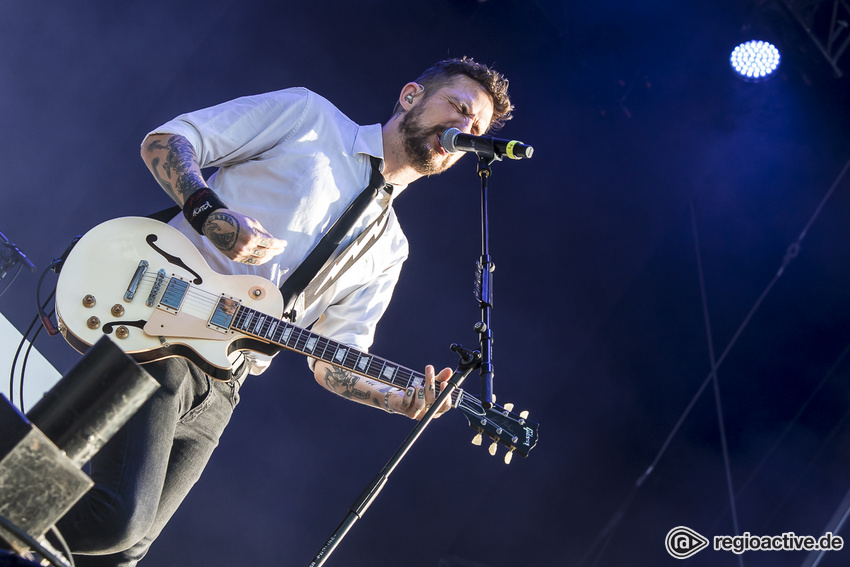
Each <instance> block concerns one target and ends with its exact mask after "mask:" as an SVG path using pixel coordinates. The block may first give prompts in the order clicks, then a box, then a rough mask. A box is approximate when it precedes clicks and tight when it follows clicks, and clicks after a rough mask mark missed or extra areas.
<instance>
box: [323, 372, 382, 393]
mask: <svg viewBox="0 0 850 567" xmlns="http://www.w3.org/2000/svg"><path fill="white" fill-rule="evenodd" d="M359 381H360V377H359V376H357V375H356V374H352V373H351V372H348V371H347V370H343V369H342V368H337V367H335V366H334V367H330V368H328V369H327V370H326V371H325V385H326V386H327V387H328V389H329V390H331V391H332V392H336V393H337V394H339V395H340V396H342V397H343V398H349V399H356V400H368V399H371V397H372V393H371V392H369V391H368V390H361V389H359V388H357V383H358V382H359Z"/></svg>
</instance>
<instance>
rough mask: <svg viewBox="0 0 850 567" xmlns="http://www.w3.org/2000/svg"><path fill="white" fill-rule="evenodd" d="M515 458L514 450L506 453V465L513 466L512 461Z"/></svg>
mask: <svg viewBox="0 0 850 567" xmlns="http://www.w3.org/2000/svg"><path fill="white" fill-rule="evenodd" d="M513 458H514V450H513V449H511V450H510V451H508V452H507V453H505V464H506V465H509V464H511V459H513Z"/></svg>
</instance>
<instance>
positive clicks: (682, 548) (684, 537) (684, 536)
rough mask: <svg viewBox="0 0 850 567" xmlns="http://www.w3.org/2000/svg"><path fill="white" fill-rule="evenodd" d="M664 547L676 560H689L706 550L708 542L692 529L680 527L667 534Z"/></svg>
mask: <svg viewBox="0 0 850 567" xmlns="http://www.w3.org/2000/svg"><path fill="white" fill-rule="evenodd" d="M664 546H665V547H666V548H667V553H669V554H670V555H672V556H673V557H675V558H676V559H687V558H688V557H691V556H693V555H696V554H697V553H698V552H700V551H702V550H703V549H705V548H706V547H707V546H708V540H707V539H706V538H704V537H703V536H702V535H700V534H698V533H697V532H695V531H694V530H692V529H691V528H687V527H685V526H678V527H676V528H673V529H672V530H670V531H669V532H667V538H666V539H665V540H664Z"/></svg>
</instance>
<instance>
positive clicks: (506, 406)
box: [502, 403, 514, 411]
mask: <svg viewBox="0 0 850 567" xmlns="http://www.w3.org/2000/svg"><path fill="white" fill-rule="evenodd" d="M502 407H504V408H505V411H514V405H513V404H512V403H507V404H505V405H504V406H502Z"/></svg>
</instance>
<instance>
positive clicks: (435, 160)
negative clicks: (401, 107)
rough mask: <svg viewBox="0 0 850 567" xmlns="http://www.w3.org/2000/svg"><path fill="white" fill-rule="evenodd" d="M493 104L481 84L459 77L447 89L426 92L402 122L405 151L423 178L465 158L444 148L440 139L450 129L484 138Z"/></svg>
mask: <svg viewBox="0 0 850 567" xmlns="http://www.w3.org/2000/svg"><path fill="white" fill-rule="evenodd" d="M492 118H493V101H492V99H491V98H490V95H489V94H488V93H487V90H486V89H485V88H484V87H483V86H481V85H480V84H479V83H478V82H477V81H475V80H473V79H470V78H469V77H467V76H465V75H459V76H457V77H455V79H454V80H453V81H452V82H451V83H450V84H449V85H447V86H445V87H442V88H440V89H438V90H437V91H435V92H433V93H425V96H424V98H423V99H422V100H420V101H419V104H415V105H413V107H411V108H410V110H408V111H407V112H405V114H404V116H402V118H401V122H400V123H399V131H400V132H401V134H402V137H403V143H404V150H405V153H406V155H407V159H408V160H409V162H410V165H411V166H412V167H413V169H414V170H415V171H416V172H417V173H419V174H420V175H435V174H437V173H442V172H443V171H445V170H447V169H448V168H450V167H451V166H452V165H454V163H455V162H456V161H457V160H459V159H460V158H461V156H462V155H463V154H462V153H460V152H457V153H449V152H447V151H446V150H445V149H443V145H442V144H441V143H440V136H441V135H442V134H443V132H445V131H446V130H448V129H449V128H457V129H458V130H460V131H461V132H465V133H467V134H475V135H481V134H483V133H484V132H486V131H487V128H489V127H490V121H491V120H492Z"/></svg>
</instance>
